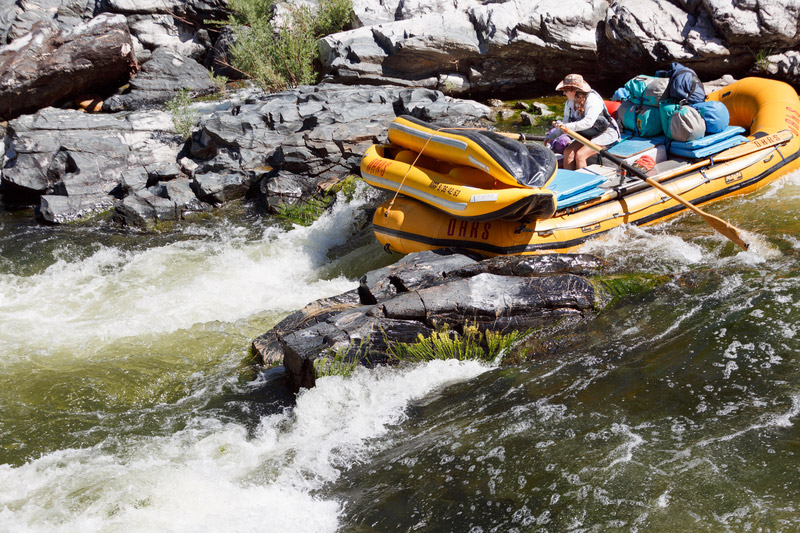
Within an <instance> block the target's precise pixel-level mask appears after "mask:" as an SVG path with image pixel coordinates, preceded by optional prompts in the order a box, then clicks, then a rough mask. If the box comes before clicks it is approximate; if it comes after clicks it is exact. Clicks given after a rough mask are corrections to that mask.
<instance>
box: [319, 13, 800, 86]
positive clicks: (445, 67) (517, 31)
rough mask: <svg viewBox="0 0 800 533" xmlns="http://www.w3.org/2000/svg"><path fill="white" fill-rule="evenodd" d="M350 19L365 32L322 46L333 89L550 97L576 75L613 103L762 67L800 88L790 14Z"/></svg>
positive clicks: (794, 16) (798, 39) (797, 37)
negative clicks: (624, 93)
mask: <svg viewBox="0 0 800 533" xmlns="http://www.w3.org/2000/svg"><path fill="white" fill-rule="evenodd" d="M354 9H355V11H356V19H357V20H359V21H361V22H362V26H361V27H357V28H355V29H352V30H350V31H346V32H341V33H337V34H334V35H330V36H327V37H325V38H323V39H322V41H321V44H320V49H321V60H322V63H323V66H324V69H325V72H326V79H327V80H330V81H332V82H342V83H345V82H346V83H374V84H382V83H392V84H397V85H404V86H410V85H414V86H417V87H420V86H421V87H428V88H439V89H441V90H447V92H449V93H452V94H464V93H468V92H469V93H471V94H491V93H494V92H496V91H498V90H525V89H529V88H535V89H536V90H552V89H553V88H554V87H555V85H556V83H557V82H558V81H560V80H561V79H562V78H563V77H564V74H566V73H567V72H568V71H570V72H581V73H583V74H584V75H585V76H586V78H587V79H588V80H589V81H590V82H591V83H593V84H596V86H598V87H600V88H607V89H610V90H612V91H613V89H615V88H616V87H618V86H619V85H620V84H621V79H622V81H623V82H624V81H625V80H626V79H628V78H630V77H632V76H634V75H636V74H638V73H641V72H653V71H654V70H656V69H658V68H663V67H665V66H666V65H668V64H669V63H671V62H673V61H679V62H682V63H683V64H686V65H688V66H691V67H692V68H694V69H695V70H696V71H697V72H698V74H699V75H700V77H701V78H702V79H704V80H705V79H712V78H715V77H719V76H721V75H723V74H725V73H731V72H733V73H736V74H744V73H745V72H747V71H748V70H749V69H750V68H751V67H753V65H754V64H755V63H756V59H757V58H759V61H762V60H763V59H760V58H761V57H762V56H763V57H766V56H774V57H772V59H771V60H766V63H765V65H762V66H761V67H760V68H762V70H763V71H765V72H769V73H770V74H772V75H777V76H779V77H781V78H782V79H785V80H786V81H789V82H792V83H797V82H798V81H800V80H798V78H797V75H796V74H794V71H795V70H796V69H793V68H792V67H791V59H789V60H787V59H785V58H783V57H781V58H780V59H779V58H778V56H783V55H788V54H792V53H795V51H796V48H797V45H798V43H800V32H798V26H797V20H798V15H800V6H799V5H795V3H792V2H779V1H767V2H733V3H731V2H724V1H717V0H715V1H707V2H694V1H692V2H686V1H680V2H675V1H671V0H618V1H615V2H607V1H604V0H584V1H582V2H571V3H565V2H559V1H556V0H547V1H543V2H530V1H528V0H507V1H504V2H477V1H470V0H459V1H448V2H420V1H416V0H415V1H405V2H389V3H386V2H383V3H381V5H380V6H375V5H374V4H373V3H368V2H356V3H355V4H354ZM439 52H446V53H439ZM565 65H568V67H566V66H565ZM598 65H600V66H601V67H602V68H598ZM765 67H768V68H765Z"/></svg>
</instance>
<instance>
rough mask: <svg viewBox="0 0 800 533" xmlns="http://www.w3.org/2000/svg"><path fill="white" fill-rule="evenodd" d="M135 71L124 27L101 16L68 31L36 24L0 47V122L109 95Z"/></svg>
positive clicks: (117, 20) (119, 17)
mask: <svg viewBox="0 0 800 533" xmlns="http://www.w3.org/2000/svg"><path fill="white" fill-rule="evenodd" d="M135 69H136V61H135V59H134V55H133V43H132V42H131V35H130V32H129V31H128V23H127V22H126V20H125V17H124V16H122V15H110V14H102V15H98V16H97V17H95V18H93V19H92V20H90V21H89V22H86V23H84V24H79V25H77V26H75V27H74V28H72V29H70V30H62V31H58V30H57V28H56V26H55V25H54V24H52V23H50V22H44V21H40V22H37V23H36V24H35V25H34V26H33V28H32V29H31V31H30V33H27V34H26V35H25V36H23V37H21V38H19V39H16V40H15V41H13V42H12V43H11V44H8V45H6V46H2V47H0V120H9V119H12V118H15V117H17V116H19V115H22V114H24V113H31V112H35V111H36V110H38V109H42V108H44V107H47V106H53V105H60V104H62V103H64V102H66V101H69V100H70V99H73V98H77V97H82V96H86V95H93V94H103V93H104V92H109V91H114V90H116V89H117V88H118V87H119V86H120V85H123V84H125V83H126V82H127V81H128V79H129V78H130V75H131V73H132V72H134V71H135Z"/></svg>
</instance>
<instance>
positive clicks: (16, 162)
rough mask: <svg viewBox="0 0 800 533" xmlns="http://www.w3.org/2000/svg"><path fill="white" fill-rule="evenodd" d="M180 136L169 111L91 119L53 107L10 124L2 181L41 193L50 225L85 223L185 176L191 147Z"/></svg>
mask: <svg viewBox="0 0 800 533" xmlns="http://www.w3.org/2000/svg"><path fill="white" fill-rule="evenodd" d="M173 131H174V130H173V128H172V122H171V119H170V116H169V114H167V113H165V112H162V111H140V112H136V113H119V114H106V115H89V114H86V113H81V112H79V111H74V110H63V109H55V108H46V109H43V110H42V111H40V112H38V113H36V114H35V115H24V116H22V117H19V118H17V119H14V120H12V121H10V122H9V125H8V143H9V148H8V149H7V151H6V156H5V159H6V163H5V165H4V168H2V169H0V177H1V178H2V183H3V184H4V185H6V186H8V187H10V188H11V189H12V190H14V191H21V192H23V193H26V194H27V195H35V196H40V195H41V196H42V200H41V202H40V206H39V209H38V214H39V216H40V217H41V218H42V219H43V220H45V221H47V222H52V223H63V222H67V221H70V220H75V219H78V218H83V217H86V216H88V215H91V214H95V213H97V212H98V211H101V210H106V209H109V208H111V207H112V206H113V204H114V201H115V200H116V199H117V198H118V197H119V196H121V195H122V196H124V195H125V194H128V193H131V192H136V191H139V190H142V189H144V188H145V187H146V186H148V184H150V185H152V184H155V183H157V182H160V181H168V180H173V179H176V178H177V177H178V176H180V171H179V170H178V167H177V164H176V155H177V153H178V152H179V150H180V148H181V147H182V146H183V142H182V140H181V139H180V138H179V137H177V136H175V135H174V133H173ZM54 196H60V197H63V198H70V200H65V199H63V198H60V199H59V198H54ZM45 204H46V205H45Z"/></svg>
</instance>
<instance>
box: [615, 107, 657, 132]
mask: <svg viewBox="0 0 800 533" xmlns="http://www.w3.org/2000/svg"><path fill="white" fill-rule="evenodd" d="M617 118H618V122H619V123H620V124H621V125H622V127H623V128H625V129H626V130H629V131H632V132H633V133H634V134H635V135H636V136H638V137H657V136H659V135H661V134H662V133H664V130H663V128H662V126H661V113H660V111H659V108H658V107H654V106H647V105H636V104H634V103H632V102H622V103H621V104H620V105H619V108H618V109H617Z"/></svg>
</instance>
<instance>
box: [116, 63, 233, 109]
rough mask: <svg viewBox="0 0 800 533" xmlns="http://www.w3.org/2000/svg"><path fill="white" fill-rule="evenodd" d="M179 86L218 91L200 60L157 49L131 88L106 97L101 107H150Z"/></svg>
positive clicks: (205, 92) (197, 93) (169, 96)
mask: <svg viewBox="0 0 800 533" xmlns="http://www.w3.org/2000/svg"><path fill="white" fill-rule="evenodd" d="M181 89H188V90H189V91H190V92H191V93H192V94H193V95H194V96H203V95H208V94H212V93H214V92H216V90H217V88H216V85H214V82H213V81H211V77H210V76H209V73H208V71H207V70H206V69H205V67H203V66H202V65H201V64H200V63H198V62H197V61H195V60H194V59H192V58H190V57H187V56H183V55H181V54H180V53H178V52H175V51H173V50H170V49H168V48H165V47H162V48H158V49H157V50H156V51H155V52H153V55H152V56H151V57H150V59H149V60H148V61H147V62H146V63H144V65H142V68H141V70H140V71H139V72H138V73H137V74H136V75H135V76H134V77H133V79H131V82H130V89H129V90H128V91H127V92H126V93H125V94H122V95H117V96H112V97H111V98H108V99H107V100H106V101H105V102H104V103H103V110H104V111H107V112H111V113H114V112H117V111H123V110H128V111H141V110H143V109H152V108H155V107H158V106H161V105H162V104H164V102H166V101H167V100H170V99H172V98H174V97H175V95H176V93H177V92H178V91H180V90H181Z"/></svg>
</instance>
